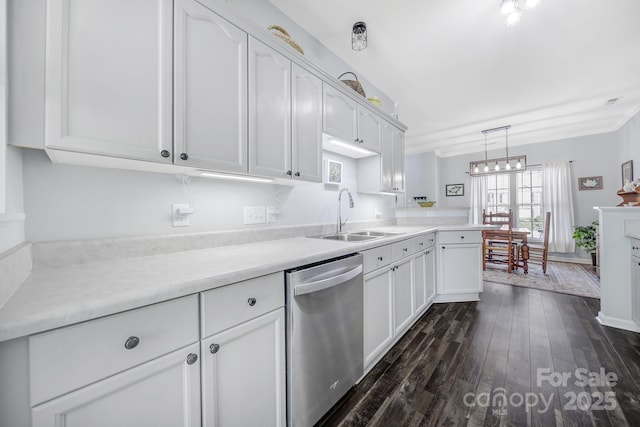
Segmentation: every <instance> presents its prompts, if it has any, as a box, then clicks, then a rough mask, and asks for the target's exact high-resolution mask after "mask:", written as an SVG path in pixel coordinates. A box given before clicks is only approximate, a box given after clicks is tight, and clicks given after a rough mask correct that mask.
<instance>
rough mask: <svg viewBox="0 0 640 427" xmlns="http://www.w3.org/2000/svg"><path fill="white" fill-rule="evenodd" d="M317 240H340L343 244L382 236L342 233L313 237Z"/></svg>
mask: <svg viewBox="0 0 640 427" xmlns="http://www.w3.org/2000/svg"><path fill="white" fill-rule="evenodd" d="M311 237H315V238H317V239H327V240H340V241H343V242H362V241H365V240H371V239H377V238H378V237H380V236H363V235H359V234H352V233H342V234H326V235H324V236H311Z"/></svg>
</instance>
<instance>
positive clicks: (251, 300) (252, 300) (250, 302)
mask: <svg viewBox="0 0 640 427" xmlns="http://www.w3.org/2000/svg"><path fill="white" fill-rule="evenodd" d="M256 302H258V300H257V299H255V298H249V299H248V300H247V303H249V305H250V306H251V307H253V306H254V305H256Z"/></svg>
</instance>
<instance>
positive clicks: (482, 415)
mask: <svg viewBox="0 0 640 427" xmlns="http://www.w3.org/2000/svg"><path fill="white" fill-rule="evenodd" d="M599 304H600V303H599V301H598V300H596V299H591V298H582V297H577V296H572V295H565V294H560V293H553V292H546V291H539V290H535V289H527V288H519V287H512V286H508V285H501V284H494V283H487V282H485V288H484V292H483V294H482V301H479V302H473V303H450V304H435V305H433V306H432V307H431V308H430V309H429V311H428V312H427V313H426V314H425V315H424V316H423V317H422V318H421V319H419V320H418V322H417V323H416V324H415V325H414V326H413V327H412V328H411V329H410V330H409V331H408V332H407V333H406V334H405V336H404V337H403V338H402V339H401V340H400V341H399V342H398V343H397V344H396V345H395V346H394V347H393V348H392V349H391V351H390V352H389V353H388V354H387V355H386V356H385V357H384V359H383V360H381V361H380V362H379V363H378V364H377V365H376V366H375V367H374V368H373V369H372V371H371V372H370V373H369V374H368V375H367V376H366V377H365V378H364V379H363V380H362V381H361V382H360V384H358V385H357V386H356V387H354V388H353V389H352V390H351V391H350V392H349V393H348V394H347V395H346V396H345V397H344V398H343V399H342V400H341V401H340V402H339V403H338V404H337V405H336V406H335V407H334V408H333V409H332V410H331V411H330V412H329V414H327V415H326V416H325V417H324V418H323V419H322V420H321V421H320V422H319V423H318V424H319V425H322V426H385V427H386V426H432V425H433V426H435V425H438V426H440V425H444V426H460V425H462V426H464V425H468V426H477V425H488V426H498V425H501V426H529V425H532V426H554V425H558V426H562V425H564V426H592V425H593V426H640V334H636V333H632V332H627V331H622V330H619V329H614V328H609V327H604V326H601V325H600V324H599V323H598V322H597V321H596V319H595V316H596V314H597V312H598V309H599ZM578 369H580V371H577V372H576V370H578ZM539 370H541V371H539ZM602 372H604V373H605V375H604V376H602V375H601V373H602ZM606 374H609V377H608V378H606ZM613 375H615V376H616V377H617V378H615V380H614V378H613V377H612V376H613ZM562 376H564V380H563V378H562ZM527 405H528V406H529V407H527Z"/></svg>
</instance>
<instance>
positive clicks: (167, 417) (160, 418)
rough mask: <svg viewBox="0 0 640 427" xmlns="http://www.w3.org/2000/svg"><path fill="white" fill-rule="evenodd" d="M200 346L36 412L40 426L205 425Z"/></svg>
mask: <svg viewBox="0 0 640 427" xmlns="http://www.w3.org/2000/svg"><path fill="white" fill-rule="evenodd" d="M198 354H199V348H198V344H197V343H195V344H192V345H190V346H188V347H185V348H183V349H180V350H177V351H175V352H173V353H170V354H167V355H165V356H162V357H160V358H158V359H154V360H152V361H150V362H147V363H144V364H142V365H140V366H137V367H135V368H132V369H130V370H128V371H125V372H122V373H120V374H117V375H114V376H112V377H109V378H107V379H104V380H102V381H98V382H97V383H94V384H91V385H88V386H86V387H83V388H81V389H79V390H76V391H74V392H71V393H68V394H66V395H63V396H62V397H59V398H56V399H53V400H51V401H49V402H46V403H43V404H41V405H38V406H36V407H34V408H33V410H32V425H33V426H34V427H54V426H55V427H63V426H92V427H102V426H104V427H111V426H121V427H126V426H130V427H138V426H159V427H162V426H166V427H178V426H182V427H196V426H199V425H200V361H199V357H198Z"/></svg>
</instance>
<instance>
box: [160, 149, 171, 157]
mask: <svg viewBox="0 0 640 427" xmlns="http://www.w3.org/2000/svg"><path fill="white" fill-rule="evenodd" d="M160 155H161V156H162V157H165V158H166V157H169V156H170V155H171V153H170V152H168V151H167V150H162V151H161V152H160Z"/></svg>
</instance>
